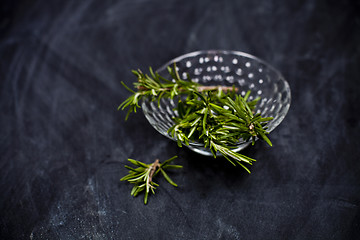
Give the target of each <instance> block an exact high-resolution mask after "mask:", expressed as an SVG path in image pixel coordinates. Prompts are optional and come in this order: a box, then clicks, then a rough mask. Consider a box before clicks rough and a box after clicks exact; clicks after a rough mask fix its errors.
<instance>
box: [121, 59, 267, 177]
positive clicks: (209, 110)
mask: <svg viewBox="0 0 360 240" xmlns="http://www.w3.org/2000/svg"><path fill="white" fill-rule="evenodd" d="M168 72H169V74H170V76H171V78H172V80H169V79H165V78H164V77H162V76H160V75H159V74H158V73H157V72H153V70H152V69H151V68H150V75H148V74H144V73H142V72H141V71H140V70H138V71H133V73H134V74H135V75H136V76H137V78H138V81H137V82H135V83H134V87H135V89H136V90H132V89H130V88H129V87H127V86H126V85H125V84H124V83H123V82H122V84H123V85H124V86H125V87H126V89H128V90H129V91H130V92H132V95H131V96H130V97H128V98H127V99H126V100H125V101H124V102H123V103H122V104H121V105H120V106H119V108H118V109H121V110H124V109H125V108H127V107H128V113H127V115H126V119H127V118H128V116H129V114H130V113H132V112H136V109H137V108H140V106H139V101H140V100H142V99H143V98H148V99H149V100H150V101H157V102H158V104H160V100H161V99H163V98H171V99H174V97H175V96H178V95H184V96H186V97H183V98H179V100H178V104H177V107H176V109H174V110H176V111H177V113H178V116H177V117H174V118H173V120H174V125H173V126H172V127H170V128H169V129H168V133H169V134H170V135H171V136H173V137H175V138H176V139H177V143H178V146H179V147H181V146H182V145H183V144H185V145H189V143H190V142H200V143H203V144H204V146H205V148H209V149H210V151H211V152H212V153H213V156H214V157H216V153H217V152H220V153H221V155H223V156H224V157H225V158H226V159H227V160H229V162H231V163H232V164H233V165H235V163H234V160H235V162H236V163H238V164H239V165H240V166H242V167H243V168H244V169H246V170H247V171H248V172H250V171H249V170H248V169H247V168H246V167H245V166H244V165H243V163H248V164H252V162H253V161H255V160H254V159H252V158H249V157H247V156H245V155H242V154H240V153H236V152H234V151H232V149H233V146H234V145H235V144H236V143H238V142H239V140H240V139H243V140H245V141H249V140H250V139H251V140H252V144H255V140H256V138H260V139H263V140H265V141H266V142H267V143H268V144H269V145H270V146H272V143H271V141H270V140H269V138H268V137H267V136H266V135H267V134H268V132H267V131H266V129H267V127H266V125H267V123H268V121H270V120H272V117H267V118H263V117H262V116H261V115H260V114H259V113H258V114H255V113H254V109H255V106H256V104H257V102H258V101H259V99H260V98H257V99H255V100H252V101H249V96H250V94H251V93H250V91H248V92H247V93H246V94H245V96H244V97H242V96H241V95H238V94H237V91H238V89H237V88H235V87H226V86H202V85H200V84H198V83H195V82H193V81H192V80H191V78H190V77H189V75H187V79H186V80H183V79H181V78H180V76H179V73H178V71H177V68H176V65H175V64H174V66H173V68H171V67H168Z"/></svg>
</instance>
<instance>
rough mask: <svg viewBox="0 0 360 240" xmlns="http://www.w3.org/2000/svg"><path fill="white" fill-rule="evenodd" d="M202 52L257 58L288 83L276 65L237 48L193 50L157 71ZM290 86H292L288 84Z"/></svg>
mask: <svg viewBox="0 0 360 240" xmlns="http://www.w3.org/2000/svg"><path fill="white" fill-rule="evenodd" d="M200 54H227V55H230V54H232V55H237V56H242V57H246V58H250V59H253V60H256V61H258V62H260V63H262V64H264V65H266V67H268V68H270V69H271V70H272V71H274V72H275V73H276V74H277V75H279V77H280V78H282V79H283V80H284V81H285V82H286V83H287V84H288V82H287V80H286V79H285V78H284V76H283V75H282V74H281V72H280V71H279V70H277V69H276V68H275V67H274V66H272V65H271V64H270V63H268V62H267V61H265V60H263V59H261V58H259V57H256V56H254V55H252V54H249V53H245V52H241V51H236V50H222V49H219V50H216V49H211V50H198V51H193V52H189V53H185V54H183V55H180V56H177V57H175V58H173V59H171V60H169V61H167V62H166V63H164V64H163V65H161V66H160V67H159V68H157V69H156V71H157V72H160V71H163V70H166V68H167V67H168V66H169V65H171V64H172V63H174V62H179V60H183V59H184V58H187V57H195V56H198V55H200ZM288 87H289V88H290V86H288Z"/></svg>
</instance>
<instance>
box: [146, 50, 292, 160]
mask: <svg viewBox="0 0 360 240" xmlns="http://www.w3.org/2000/svg"><path fill="white" fill-rule="evenodd" d="M174 62H175V63H176V66H177V68H178V72H179V74H180V77H182V78H183V79H187V74H189V76H190V78H191V79H192V80H193V81H194V82H198V83H200V84H202V85H205V86H210V85H222V86H235V87H237V88H238V89H239V92H238V93H239V94H241V95H242V96H244V95H245V93H246V92H247V91H248V90H250V91H251V95H250V97H249V100H253V99H255V98H257V97H261V99H260V101H259V102H258V104H257V106H256V108H255V112H256V113H259V112H261V115H262V116H263V117H273V118H274V119H273V120H271V121H270V122H269V123H268V130H267V131H268V132H271V131H273V130H274V129H275V128H276V127H277V126H278V125H279V124H280V123H281V122H282V120H283V119H284V118H285V115H286V114H287V112H288V110H289V107H290V101H291V93H290V87H289V84H288V83H287V81H286V80H285V79H284V77H283V76H282V75H281V73H280V72H278V71H277V70H276V69H275V68H273V67H272V66H271V65H269V64H268V63H266V62H264V61H262V60H260V59H259V58H257V57H255V56H252V55H250V54H247V53H243V52H238V51H223V50H209V51H197V52H192V53H188V54H185V55H182V56H179V57H177V58H175V59H173V60H171V61H169V62H167V63H166V64H164V65H163V66H162V67H160V68H159V69H157V70H156V71H157V72H158V73H159V74H160V75H161V76H163V77H165V78H167V79H171V77H170V75H169V73H168V71H167V67H168V66H171V67H172V66H173V63H174ZM176 103H177V100H176V99H175V98H174V100H171V99H162V100H161V101H160V107H158V103H157V101H154V102H152V101H148V100H145V101H143V102H142V110H143V113H144V115H145V117H146V118H147V120H148V121H149V122H150V124H151V125H152V126H153V127H154V128H155V129H156V130H157V131H158V132H159V133H161V134H162V135H164V136H166V137H168V138H170V139H172V140H174V141H176V139H174V138H173V137H171V136H170V135H169V134H168V133H167V130H168V129H169V128H170V127H171V126H172V125H173V124H174V122H173V120H172V118H173V117H174V116H177V112H176V111H174V110H173V109H174V108H175V107H176ZM270 139H271V136H270ZM250 143H251V141H244V140H243V139H239V142H238V144H236V145H235V146H231V147H232V150H233V151H235V152H238V151H240V150H242V149H244V148H245V147H247V146H248V145H249V144H250ZM185 146H186V145H185ZM187 147H188V148H190V149H191V150H193V151H195V152H197V153H200V154H202V155H207V156H210V155H212V153H211V152H210V150H209V149H208V148H204V145H203V144H202V143H198V142H190V143H189V146H187Z"/></svg>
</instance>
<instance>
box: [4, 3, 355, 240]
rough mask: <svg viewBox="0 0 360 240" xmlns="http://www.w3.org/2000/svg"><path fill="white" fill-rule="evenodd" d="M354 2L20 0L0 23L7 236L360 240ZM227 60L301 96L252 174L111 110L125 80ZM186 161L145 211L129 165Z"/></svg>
mask: <svg viewBox="0 0 360 240" xmlns="http://www.w3.org/2000/svg"><path fill="white" fill-rule="evenodd" d="M359 10H360V6H359V3H356V1H312V0H309V1H306V0H305V1H268V0H264V1H258V0H256V1H243V0H241V1H235V0H229V1H205V0H194V1H176V0H171V1H164V0H163V1H161V0H151V1H150V0H149V1H143V0H121V1H91V0H90V1H58V0H56V1H32V2H31V3H30V2H28V1H24V2H21V1H18V2H17V3H14V2H10V1H9V2H7V3H2V7H1V16H0V30H1V34H0V91H1V93H0V110H1V117H0V126H1V127H0V193H1V197H0V210H1V212H0V216H1V217H0V239H358V236H359V234H360V161H359V158H360V149H359V146H360V141H359V139H360V138H359V136H358V135H359V132H360V124H359V117H360V115H359V112H360V107H359V106H360V104H359V102H360V98H359V95H360V89H359V88H360V84H359V81H360V70H359V69H360V68H359V64H360V45H359V43H360V14H359V12H360V11H359ZM204 49H229V50H238V51H243V52H247V53H250V54H253V55H255V56H258V57H260V58H262V59H264V60H266V61H267V62H269V63H271V64H272V65H273V66H275V67H276V68H277V69H279V70H280V71H281V72H282V74H283V75H284V77H285V78H286V79H287V80H288V82H289V84H290V87H291V90H292V103H291V107H290V110H289V113H288V115H287V116H286V118H285V120H284V121H283V122H282V124H281V125H280V126H279V127H278V128H277V129H276V130H275V131H274V132H272V133H271V135H270V137H271V140H272V142H273V145H274V146H273V147H268V146H267V145H266V144H265V143H263V142H260V143H258V144H256V145H255V146H254V147H250V148H248V149H246V150H245V151H244V153H245V154H247V155H248V156H250V157H253V158H255V159H257V160H258V161H257V162H256V163H255V164H254V165H253V166H252V167H251V169H250V170H251V171H252V173H251V174H248V173H246V172H245V171H244V170H243V169H242V168H240V167H233V166H232V165H230V164H229V163H228V162H227V161H226V160H224V159H221V158H218V159H216V160H214V159H212V158H208V157H204V156H201V155H198V154H196V153H194V152H192V151H190V150H188V149H186V148H178V147H177V145H176V143H175V142H172V141H170V140H169V139H167V138H165V137H163V136H162V135H160V134H159V133H157V132H156V131H155V130H154V129H153V128H152V127H151V125H150V124H149V123H148V122H147V120H146V119H145V117H144V116H143V114H142V113H141V112H139V113H137V114H136V115H132V116H131V117H130V119H129V120H128V121H126V122H125V121H124V118H125V114H126V113H125V112H121V111H117V106H118V105H119V104H120V103H121V102H122V101H124V100H125V99H126V97H127V96H128V92H127V91H126V90H125V89H124V88H123V87H122V85H121V81H124V82H125V83H126V84H128V85H131V83H132V82H133V81H135V80H136V79H135V78H134V76H133V75H132V73H131V70H132V69H137V68H140V69H143V70H145V69H147V67H148V66H152V67H154V68H157V67H159V66H161V65H162V64H163V63H165V62H166V61H168V60H170V59H172V58H174V57H176V56H179V55H182V54H185V53H188V52H192V51H195V50H204ZM173 155H178V156H179V158H178V160H176V163H178V164H182V165H183V166H184V168H183V170H181V171H178V172H174V173H172V174H171V176H172V178H173V179H174V181H175V182H177V183H178V185H179V187H178V188H174V187H172V186H171V185H168V184H166V183H165V180H163V179H160V180H159V183H160V187H159V188H158V189H157V193H156V195H155V196H150V199H149V203H148V205H146V206H145V205H144V204H143V198H142V196H141V197H137V198H133V197H131V196H130V190H131V186H130V185H128V184H126V183H123V182H120V181H119V179H120V178H121V177H122V176H124V175H125V174H126V173H127V170H126V169H125V168H124V165H125V164H126V162H127V161H126V160H127V158H135V159H138V160H141V161H144V162H151V161H153V160H154V159H155V158H160V159H167V158H169V157H171V156H173Z"/></svg>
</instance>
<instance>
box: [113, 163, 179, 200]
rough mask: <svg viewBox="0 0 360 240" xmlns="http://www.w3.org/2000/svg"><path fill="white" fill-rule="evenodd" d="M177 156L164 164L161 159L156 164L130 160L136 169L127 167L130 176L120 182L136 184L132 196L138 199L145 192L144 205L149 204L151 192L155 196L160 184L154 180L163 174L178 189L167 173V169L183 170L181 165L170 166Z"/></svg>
mask: <svg viewBox="0 0 360 240" xmlns="http://www.w3.org/2000/svg"><path fill="white" fill-rule="evenodd" d="M175 158H177V156H174V157H172V158H170V159H168V160H166V161H164V162H163V163H160V161H159V159H156V160H155V162H153V163H151V164H145V163H143V162H140V161H137V160H134V159H128V161H129V162H131V163H132V164H133V165H135V167H136V168H133V167H129V166H126V165H125V167H126V168H127V169H129V174H128V175H126V176H125V177H123V178H121V179H120V181H128V182H129V183H132V184H134V187H133V188H132V190H131V195H132V196H134V197H136V196H137V195H139V193H141V192H143V191H145V196H144V204H147V202H148V196H149V193H150V191H151V192H152V193H153V194H155V191H154V189H156V187H158V186H159V184H157V183H155V182H154V181H153V178H154V177H155V176H156V175H157V174H158V173H159V172H161V174H162V175H163V176H164V177H165V179H166V181H168V182H169V183H170V184H171V185H173V186H174V187H177V184H176V183H175V182H174V181H173V180H171V178H170V177H169V176H168V175H167V173H166V172H165V170H166V169H179V168H182V166H180V165H170V164H169V163H171V162H172V161H173V160H174V159H175Z"/></svg>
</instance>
